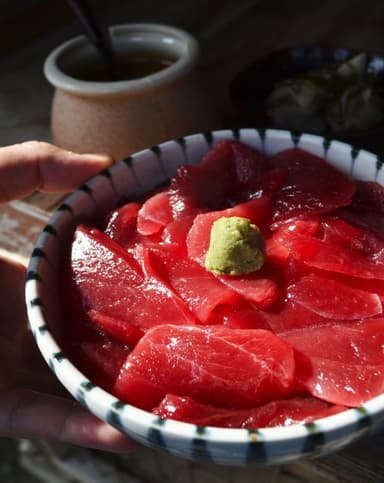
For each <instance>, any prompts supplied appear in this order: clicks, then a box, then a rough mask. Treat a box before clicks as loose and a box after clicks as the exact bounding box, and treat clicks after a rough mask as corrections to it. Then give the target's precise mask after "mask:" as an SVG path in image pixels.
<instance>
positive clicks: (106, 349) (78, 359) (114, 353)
mask: <svg viewBox="0 0 384 483" xmlns="http://www.w3.org/2000/svg"><path fill="white" fill-rule="evenodd" d="M129 350H130V349H129V347H128V346H124V345H121V344H119V343H117V342H116V341H115V340H111V339H110V338H109V337H107V336H105V335H101V334H100V335H99V336H98V337H93V338H90V339H83V340H76V341H73V342H72V343H71V345H70V348H69V350H68V351H67V353H68V355H69V356H70V358H71V360H72V362H73V363H74V364H75V365H76V366H77V367H80V368H81V371H82V372H83V373H84V374H85V375H86V376H87V377H88V378H89V379H90V380H91V381H93V382H94V383H95V384H97V385H99V386H101V387H103V388H104V389H106V390H108V391H110V390H111V389H112V387H113V385H114V384H115V381H116V378H117V377H118V375H119V372H120V370H121V367H122V366H123V364H124V362H125V360H126V358H127V355H128V353H129Z"/></svg>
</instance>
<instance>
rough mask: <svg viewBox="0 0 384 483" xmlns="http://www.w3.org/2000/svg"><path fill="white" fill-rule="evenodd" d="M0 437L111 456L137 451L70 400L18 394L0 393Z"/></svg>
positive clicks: (111, 429) (38, 394)
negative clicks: (110, 453)
mask: <svg viewBox="0 0 384 483" xmlns="http://www.w3.org/2000/svg"><path fill="white" fill-rule="evenodd" d="M0 437H13V438H29V439H48V440H49V439H52V440H59V441H62V442H67V443H71V444H76V445H79V446H85V447H88V448H95V449H100V450H104V451H114V452H126V451H129V450H132V449H134V448H135V447H137V443H135V442H134V441H132V440H130V439H129V438H128V437H127V436H125V435H124V434H123V433H121V432H120V431H118V430H116V429H114V428H113V427H112V426H109V425H108V424H106V423H104V422H102V421H101V420H99V419H98V418H96V417H95V416H93V415H92V414H91V413H90V412H89V411H87V410H86V409H84V408H83V407H81V406H80V405H79V404H78V403H76V402H74V401H72V400H66V399H62V398H59V397H56V396H50V395H46V394H42V393H37V392H32V391H19V390H16V391H3V392H2V393H0Z"/></svg>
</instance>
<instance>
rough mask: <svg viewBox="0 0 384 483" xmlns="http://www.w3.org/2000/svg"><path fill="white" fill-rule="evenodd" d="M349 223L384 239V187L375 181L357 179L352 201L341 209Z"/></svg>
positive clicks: (340, 214) (340, 213) (341, 214)
mask: <svg viewBox="0 0 384 483" xmlns="http://www.w3.org/2000/svg"><path fill="white" fill-rule="evenodd" d="M338 214H339V216H341V218H343V219H344V220H346V221H348V222H349V223H351V224H353V225H356V226H358V227H360V228H365V229H367V230H369V231H371V232H372V233H374V234H375V235H376V236H378V237H379V238H381V239H382V240H384V187H383V186H381V185H380V184H379V183H376V182H374V181H356V193H355V194H354V196H353V199H352V203H351V205H349V206H348V207H346V208H344V209H342V210H340V211H339V213H338Z"/></svg>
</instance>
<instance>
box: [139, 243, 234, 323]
mask: <svg viewBox="0 0 384 483" xmlns="http://www.w3.org/2000/svg"><path fill="white" fill-rule="evenodd" d="M148 255H149V260H150V263H151V265H152V267H153V269H154V271H155V272H156V274H157V277H159V279H161V280H163V281H164V283H165V284H167V285H169V286H170V287H171V289H172V290H173V291H174V292H175V293H176V294H177V295H178V296H179V297H180V298H181V299H182V300H183V301H184V303H185V304H186V306H187V307H188V309H189V310H190V311H191V312H192V313H193V314H195V316H196V317H197V319H198V320H199V321H200V322H203V323H205V322H207V321H208V319H209V317H210V315H211V313H212V311H213V310H214V309H215V308H216V307H217V306H221V305H232V304H233V303H235V302H236V301H237V300H238V299H239V298H240V296H239V295H238V294H237V293H236V292H235V291H234V290H232V289H231V288H229V287H226V286H224V285H223V284H222V283H221V282H220V281H219V280H218V279H217V278H216V277H215V276H214V275H212V273H210V272H208V271H207V270H205V269H204V268H202V267H201V266H200V265H198V264H197V263H195V262H194V261H193V260H188V258H186V257H185V256H184V254H183V253H182V252H180V251H176V250H174V249H173V248H172V247H167V246H164V247H160V246H159V247H158V248H151V249H149V251H148Z"/></svg>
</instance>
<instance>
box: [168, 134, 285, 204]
mask: <svg viewBox="0 0 384 483" xmlns="http://www.w3.org/2000/svg"><path fill="white" fill-rule="evenodd" d="M266 168H267V165H266V159H265V157H264V156H263V155H262V154H261V153H259V152H258V151H256V150H255V149H252V148H251V147H249V146H247V145H245V144H242V143H239V142H237V141H229V140H222V141H220V142H218V143H217V144H216V146H215V147H214V148H213V149H211V150H210V151H209V152H208V153H207V155H206V156H205V157H204V158H203V159H202V161H201V162H200V164H199V165H198V166H183V167H181V168H180V169H179V171H178V173H177V176H176V177H175V179H174V180H173V181H172V184H171V188H172V190H173V191H174V192H175V193H178V194H179V195H182V196H184V197H187V198H189V199H191V200H193V202H194V204H195V206H197V207H200V208H206V209H211V210H220V209H224V208H227V207H229V206H231V205H233V204H234V203H239V202H241V201H246V200H248V199H249V198H251V197H254V196H261V194H262V193H263V192H264V189H265V188H268V190H269V191H272V190H274V189H277V185H278V183H277V180H278V179H279V178H278V177H277V176H276V175H275V176H266V175H265V171H266Z"/></svg>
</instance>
